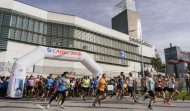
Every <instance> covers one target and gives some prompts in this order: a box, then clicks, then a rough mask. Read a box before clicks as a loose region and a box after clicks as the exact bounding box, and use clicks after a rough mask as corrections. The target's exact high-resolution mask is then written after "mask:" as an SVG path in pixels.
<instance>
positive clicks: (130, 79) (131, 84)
mask: <svg viewBox="0 0 190 111" xmlns="http://www.w3.org/2000/svg"><path fill="white" fill-rule="evenodd" d="M128 87H133V78H132V77H129V79H128Z"/></svg>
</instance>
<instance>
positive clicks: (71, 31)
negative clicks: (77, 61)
mask: <svg viewBox="0 0 190 111" xmlns="http://www.w3.org/2000/svg"><path fill="white" fill-rule="evenodd" d="M69 37H74V27H72V26H70V27H69Z"/></svg>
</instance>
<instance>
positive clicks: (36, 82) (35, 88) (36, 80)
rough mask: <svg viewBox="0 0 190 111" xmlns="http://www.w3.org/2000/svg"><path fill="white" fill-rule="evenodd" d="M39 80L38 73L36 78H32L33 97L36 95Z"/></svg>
mask: <svg viewBox="0 0 190 111" xmlns="http://www.w3.org/2000/svg"><path fill="white" fill-rule="evenodd" d="M39 81H40V76H39V75H37V78H36V79H35V80H34V93H35V95H34V97H37V92H38V91H37V84H38V82H39Z"/></svg>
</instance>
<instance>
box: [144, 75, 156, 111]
mask: <svg viewBox="0 0 190 111" xmlns="http://www.w3.org/2000/svg"><path fill="white" fill-rule="evenodd" d="M154 84H155V83H154V80H153V74H149V77H148V79H147V82H146V86H147V87H148V93H149V96H150V99H151V100H150V104H149V106H148V109H149V110H152V109H153V108H152V104H153V102H154V101H155V99H156V96H155V94H154V92H153V90H154Z"/></svg>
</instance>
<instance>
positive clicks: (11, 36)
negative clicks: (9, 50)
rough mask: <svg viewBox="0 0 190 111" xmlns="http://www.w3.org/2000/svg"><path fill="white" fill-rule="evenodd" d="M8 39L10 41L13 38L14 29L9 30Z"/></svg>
mask: <svg viewBox="0 0 190 111" xmlns="http://www.w3.org/2000/svg"><path fill="white" fill-rule="evenodd" d="M9 38H11V39H14V38H15V29H10V32H9Z"/></svg>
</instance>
